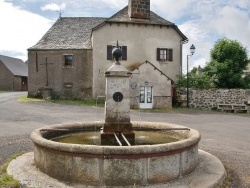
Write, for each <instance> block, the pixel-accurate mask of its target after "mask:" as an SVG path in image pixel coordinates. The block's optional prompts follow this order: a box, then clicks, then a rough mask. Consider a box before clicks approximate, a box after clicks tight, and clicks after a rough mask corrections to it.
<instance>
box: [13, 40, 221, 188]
mask: <svg viewBox="0 0 250 188" xmlns="http://www.w3.org/2000/svg"><path fill="white" fill-rule="evenodd" d="M113 56H114V57H115V59H116V62H115V63H114V64H113V65H112V66H111V67H110V68H109V69H108V70H107V71H106V72H105V76H106V105H105V122H97V121H93V122H82V123H69V124H58V125H51V126H47V127H43V128H41V129H37V130H35V131H33V132H32V134H31V139H32V141H33V142H34V154H33V153H31V154H30V155H28V157H27V155H24V156H21V157H24V158H25V157H26V158H25V159H26V162H24V163H22V162H21V163H22V165H23V166H22V165H21V166H22V167H20V162H19V165H18V164H17V162H16V163H15V162H12V163H11V164H10V167H9V172H10V174H13V176H14V177H15V178H17V179H20V180H21V181H22V180H23V179H22V178H20V176H19V175H20V173H18V172H19V171H20V169H25V170H24V171H25V172H24V173H23V174H27V173H29V175H27V176H28V177H29V178H30V179H31V177H34V175H33V176H32V174H31V172H34V169H36V173H39V176H41V177H42V176H46V181H49V179H52V181H53V182H54V183H55V182H58V181H59V182H60V183H62V182H63V183H64V185H65V186H66V185H67V186H68V187H70V186H71V187H117V186H121V187H147V186H148V187H168V186H169V187H171V186H172V187H176V186H182V185H188V186H186V187H189V186H190V185H191V187H199V186H201V185H202V187H215V186H217V184H221V182H222V181H223V179H224V176H225V170H224V167H223V165H222V164H221V163H220V162H219V161H218V159H216V163H215V162H211V161H214V160H215V159H214V157H212V159H211V156H210V155H209V156H207V155H206V154H204V152H201V151H199V150H198V143H199V141H200V138H201V137H200V134H199V132H198V131H197V130H194V129H189V128H187V127H183V126H180V125H174V124H169V123H153V122H142V121H140V122H135V121H132V122H131V121H130V98H129V76H130V74H131V73H130V72H129V71H128V70H127V69H126V68H125V67H123V66H122V65H121V64H120V63H119V58H120V56H121V50H120V49H119V46H118V42H117V47H116V48H115V49H114V50H113ZM135 130H140V131H146V132H147V134H148V133H149V134H150V135H151V134H152V137H155V138H156V137H158V135H159V134H162V132H163V133H164V132H166V131H167V132H171V133H173V134H172V136H174V137H177V141H174V142H170V143H154V144H144V145H140V144H137V138H138V136H137V133H136V131H135ZM89 131H95V132H99V133H100V136H99V137H100V144H99V145H93V144H79V143H63V142H57V141H55V140H54V138H58V137H65V135H69V134H70V135H74V134H78V133H79V132H83V133H87V132H89ZM155 132H156V133H155ZM154 134H156V135H154ZM143 136H144V137H145V135H143V134H141V135H140V137H143ZM92 137H93V136H92ZM179 138H182V139H179ZM110 140H115V142H116V144H112V145H109V142H110ZM29 156H32V158H30V157H29ZM33 156H34V164H33V162H30V161H33ZM204 156H205V157H204ZM20 159H21V158H20ZM20 159H17V161H18V160H20ZM24 166H25V167H24ZM218 166H219V167H221V168H220V169H223V170H221V171H220V172H221V173H218V171H216V172H212V171H214V170H215V169H218ZM205 167H206V168H211V169H210V170H204V168H205ZM31 169H33V171H32V170H31ZM215 173H216V174H217V175H215V176H214V174H215ZM33 174H34V173H33ZM218 174H219V175H218ZM211 175H212V176H211ZM201 176H202V178H201ZM211 177H212V178H211ZM215 177H216V178H215ZM36 178H37V177H35V179H36ZM207 180H209V181H207ZM170 181H171V182H170ZM184 181H186V183H185V182H184ZM206 181H207V183H206ZM194 182H195V183H194ZM197 182H200V184H199V183H197ZM41 187H42V186H41Z"/></svg>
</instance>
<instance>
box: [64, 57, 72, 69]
mask: <svg viewBox="0 0 250 188" xmlns="http://www.w3.org/2000/svg"><path fill="white" fill-rule="evenodd" d="M72 65H73V55H64V66H65V67H72Z"/></svg>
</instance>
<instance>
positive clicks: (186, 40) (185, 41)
mask: <svg viewBox="0 0 250 188" xmlns="http://www.w3.org/2000/svg"><path fill="white" fill-rule="evenodd" d="M187 43H188V39H185V40H181V45H180V52H181V53H180V61H181V67H180V69H181V70H180V72H181V75H182V74H183V73H182V65H183V62H182V50H183V44H187Z"/></svg>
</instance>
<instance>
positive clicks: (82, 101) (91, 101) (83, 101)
mask: <svg viewBox="0 0 250 188" xmlns="http://www.w3.org/2000/svg"><path fill="white" fill-rule="evenodd" d="M17 101H19V102H44V101H45V100H44V99H40V98H30V97H27V96H21V97H19V98H18V99H17ZM49 102H52V103H64V104H65V103H66V104H73V105H81V106H96V104H97V106H104V104H105V100H104V99H98V100H97V101H96V99H52V100H50V101H49Z"/></svg>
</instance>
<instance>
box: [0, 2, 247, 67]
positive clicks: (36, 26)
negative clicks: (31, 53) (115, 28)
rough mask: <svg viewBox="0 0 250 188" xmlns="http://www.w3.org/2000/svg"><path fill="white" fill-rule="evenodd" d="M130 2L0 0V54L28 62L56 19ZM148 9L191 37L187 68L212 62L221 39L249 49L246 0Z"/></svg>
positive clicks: (106, 11)
mask: <svg viewBox="0 0 250 188" xmlns="http://www.w3.org/2000/svg"><path fill="white" fill-rule="evenodd" d="M127 4H128V0H0V23H1V26H0V54H1V55H7V56H11V57H17V58H20V59H22V60H24V61H26V60H27V49H28V48H29V47H31V46H33V45H35V44H36V43H37V42H38V40H40V39H41V37H42V36H43V35H44V34H45V32H46V31H47V30H48V29H49V28H50V27H51V26H52V24H53V23H54V22H55V21H56V20H57V19H58V17H59V10H61V12H62V17H110V16H112V15H113V14H114V13H116V12H117V11H119V10H120V9H122V8H123V7H124V6H126V5H127ZM151 10H152V11H154V12H155V13H157V14H158V15H160V16H161V17H163V18H165V19H166V20H169V21H171V22H174V23H175V24H176V25H177V26H178V27H179V28H180V30H181V31H182V32H183V33H184V34H185V35H186V36H187V37H188V38H189V43H188V44H185V45H184V50H183V63H184V67H183V69H184V71H185V69H186V56H187V54H188V53H189V47H190V46H191V44H194V45H195V47H196V52H195V54H194V55H193V57H192V59H190V61H189V63H190V67H193V66H196V67H197V66H198V65H201V66H204V65H205V63H206V62H208V61H209V60H210V58H209V53H210V50H211V48H213V45H214V43H215V42H216V41H217V40H218V39H221V38H223V37H227V38H229V39H233V40H238V41H239V42H240V43H242V44H243V46H245V47H247V49H248V50H249V49H250V0H151Z"/></svg>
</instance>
